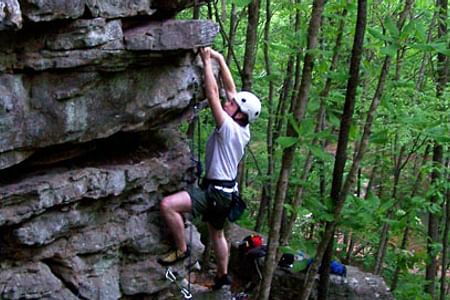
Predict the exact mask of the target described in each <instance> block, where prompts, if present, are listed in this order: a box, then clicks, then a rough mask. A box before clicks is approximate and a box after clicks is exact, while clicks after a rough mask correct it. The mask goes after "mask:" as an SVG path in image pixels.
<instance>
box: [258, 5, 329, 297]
mask: <svg viewBox="0 0 450 300" xmlns="http://www.w3.org/2000/svg"><path fill="white" fill-rule="evenodd" d="M324 4H325V0H315V1H314V2H313V8H312V14H311V20H310V24H309V28H308V49H309V50H313V49H315V48H316V47H317V37H318V33H319V31H320V18H321V15H322V12H323V8H324ZM313 61H314V56H313V52H312V51H308V53H307V54H306V55H305V60H304V66H303V74H302V80H301V84H300V87H299V92H298V95H297V97H296V98H297V100H296V101H295V105H294V106H293V107H292V108H293V109H292V111H293V116H294V119H295V121H296V123H297V124H300V123H301V121H302V120H303V117H304V114H305V111H306V105H307V102H308V94H309V89H310V87H311V81H312V69H313ZM287 135H288V136H292V137H297V135H298V134H297V132H296V131H295V129H294V128H293V127H292V126H291V125H289V126H288V129H287ZM295 149H296V145H293V146H291V147H289V148H286V149H285V150H284V151H283V156H282V165H281V170H280V175H279V178H278V182H277V188H276V192H275V203H274V209H273V213H272V218H271V226H270V232H269V243H268V253H267V256H266V259H265V264H264V271H263V280H262V283H261V287H260V291H259V296H258V299H260V300H267V299H269V295H270V287H271V283H272V278H273V272H274V270H275V267H276V264H277V262H276V257H277V250H278V244H279V233H280V224H281V215H282V212H283V204H284V200H285V198H286V193H287V187H288V182H289V175H290V171H291V168H292V164H293V161H294V154H295Z"/></svg>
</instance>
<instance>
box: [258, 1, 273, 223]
mask: <svg viewBox="0 0 450 300" xmlns="http://www.w3.org/2000/svg"><path fill="white" fill-rule="evenodd" d="M270 6H271V3H270V0H266V23H265V25H264V46H263V51H264V62H265V67H266V73H267V76H269V78H270V76H271V75H272V65H271V64H272V62H271V60H270V55H269V44H270V21H271V18H272V12H271V7H270ZM273 89H274V88H273V80H272V79H270V80H269V94H268V101H267V102H268V114H269V119H268V123H267V131H266V145H267V166H268V167H267V173H266V178H267V179H266V180H265V182H264V183H263V187H262V193H261V201H260V205H259V210H258V217H257V219H256V225H255V231H261V228H262V227H263V223H264V217H265V211H266V209H267V207H268V205H267V204H268V202H269V198H270V196H271V191H272V176H273V167H274V159H273V154H274V150H273V123H274V121H273Z"/></svg>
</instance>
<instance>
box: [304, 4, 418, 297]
mask: <svg viewBox="0 0 450 300" xmlns="http://www.w3.org/2000/svg"><path fill="white" fill-rule="evenodd" d="M362 2H364V3H365V1H362ZM413 2H414V1H413V0H406V3H405V8H404V10H403V12H402V13H401V15H400V18H399V23H398V25H397V26H398V27H399V28H401V26H399V25H402V24H403V22H404V19H403V18H402V16H406V14H407V13H408V12H409V11H410V9H411V7H412V4H413ZM358 4H359V2H358ZM364 6H365V5H364ZM359 10H360V8H359V6H358V13H359ZM364 13H365V10H364ZM402 19H403V21H402ZM364 20H365V18H364ZM357 23H358V21H357ZM357 28H358V27H357ZM355 39H356V34H355ZM361 42H362V41H361ZM352 56H353V55H352ZM390 63H391V59H390V57H389V56H387V57H386V58H385V60H384V63H383V67H382V69H381V73H380V77H379V80H378V85H377V88H376V91H375V94H374V97H373V99H372V102H371V104H370V107H369V110H368V113H367V118H366V121H365V124H364V129H363V134H362V136H361V139H360V142H359V144H358V147H356V148H357V153H356V155H355V156H354V159H353V164H352V166H351V167H350V170H349V172H348V175H347V177H346V180H345V183H344V185H343V187H342V190H341V191H340V193H339V200H338V202H337V203H336V204H335V208H334V212H333V215H334V220H333V221H332V222H329V223H327V225H326V227H325V230H324V233H323V235H322V240H321V241H320V243H319V246H318V247H317V249H316V256H315V260H314V262H313V263H312V265H311V266H310V269H309V272H308V274H307V276H306V278H305V284H304V288H303V291H302V294H301V297H300V299H301V300H306V299H308V298H309V295H310V294H311V291H312V288H313V283H314V278H315V274H316V272H317V269H318V266H319V263H320V262H321V261H322V258H323V254H324V253H325V250H326V248H327V246H328V244H329V243H330V241H331V238H332V236H333V234H334V230H335V228H336V224H337V221H338V220H339V216H340V213H341V210H342V208H343V206H344V204H345V199H346V197H347V195H348V194H349V192H350V190H351V188H352V186H353V184H354V183H355V179H356V174H357V171H358V169H359V165H360V163H361V160H362V158H363V156H364V153H365V151H366V148H367V145H368V143H369V136H370V132H371V128H372V124H373V120H374V117H375V114H376V111H377V108H378V105H379V104H380V101H381V96H382V94H383V91H384V83H385V81H386V78H387V74H388V71H389V66H390ZM322 263H325V262H323V261H322Z"/></svg>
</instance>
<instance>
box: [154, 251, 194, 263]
mask: <svg viewBox="0 0 450 300" xmlns="http://www.w3.org/2000/svg"><path fill="white" fill-rule="evenodd" d="M190 253H191V251H190V249H189V247H188V248H187V250H186V251H184V252H183V251H181V250H178V249H174V250H172V251H170V252H169V253H167V255H166V256H164V257H161V258H159V259H158V263H159V264H161V265H163V266H169V265H173V264H175V263H177V262H179V261H182V260H183V259H185V258H187V257H188V256H189V255H190Z"/></svg>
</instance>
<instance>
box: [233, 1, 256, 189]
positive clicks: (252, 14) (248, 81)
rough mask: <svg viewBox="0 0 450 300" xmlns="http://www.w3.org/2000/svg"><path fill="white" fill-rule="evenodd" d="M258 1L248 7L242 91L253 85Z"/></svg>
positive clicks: (241, 166)
mask: <svg viewBox="0 0 450 300" xmlns="http://www.w3.org/2000/svg"><path fill="white" fill-rule="evenodd" d="M259 4H260V0H252V1H251V2H250V4H249V5H248V24H247V33H246V42H245V53H244V66H243V69H242V74H241V75H242V90H244V91H251V90H252V84H253V69H254V67H255V61H256V46H257V44H256V39H257V34H258V21H259ZM245 161H246V160H245V156H244V158H243V159H242V161H241V163H240V164H239V171H238V178H237V182H238V184H239V187H240V190H241V192H242V191H243V190H244V187H245V184H244V174H245Z"/></svg>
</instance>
